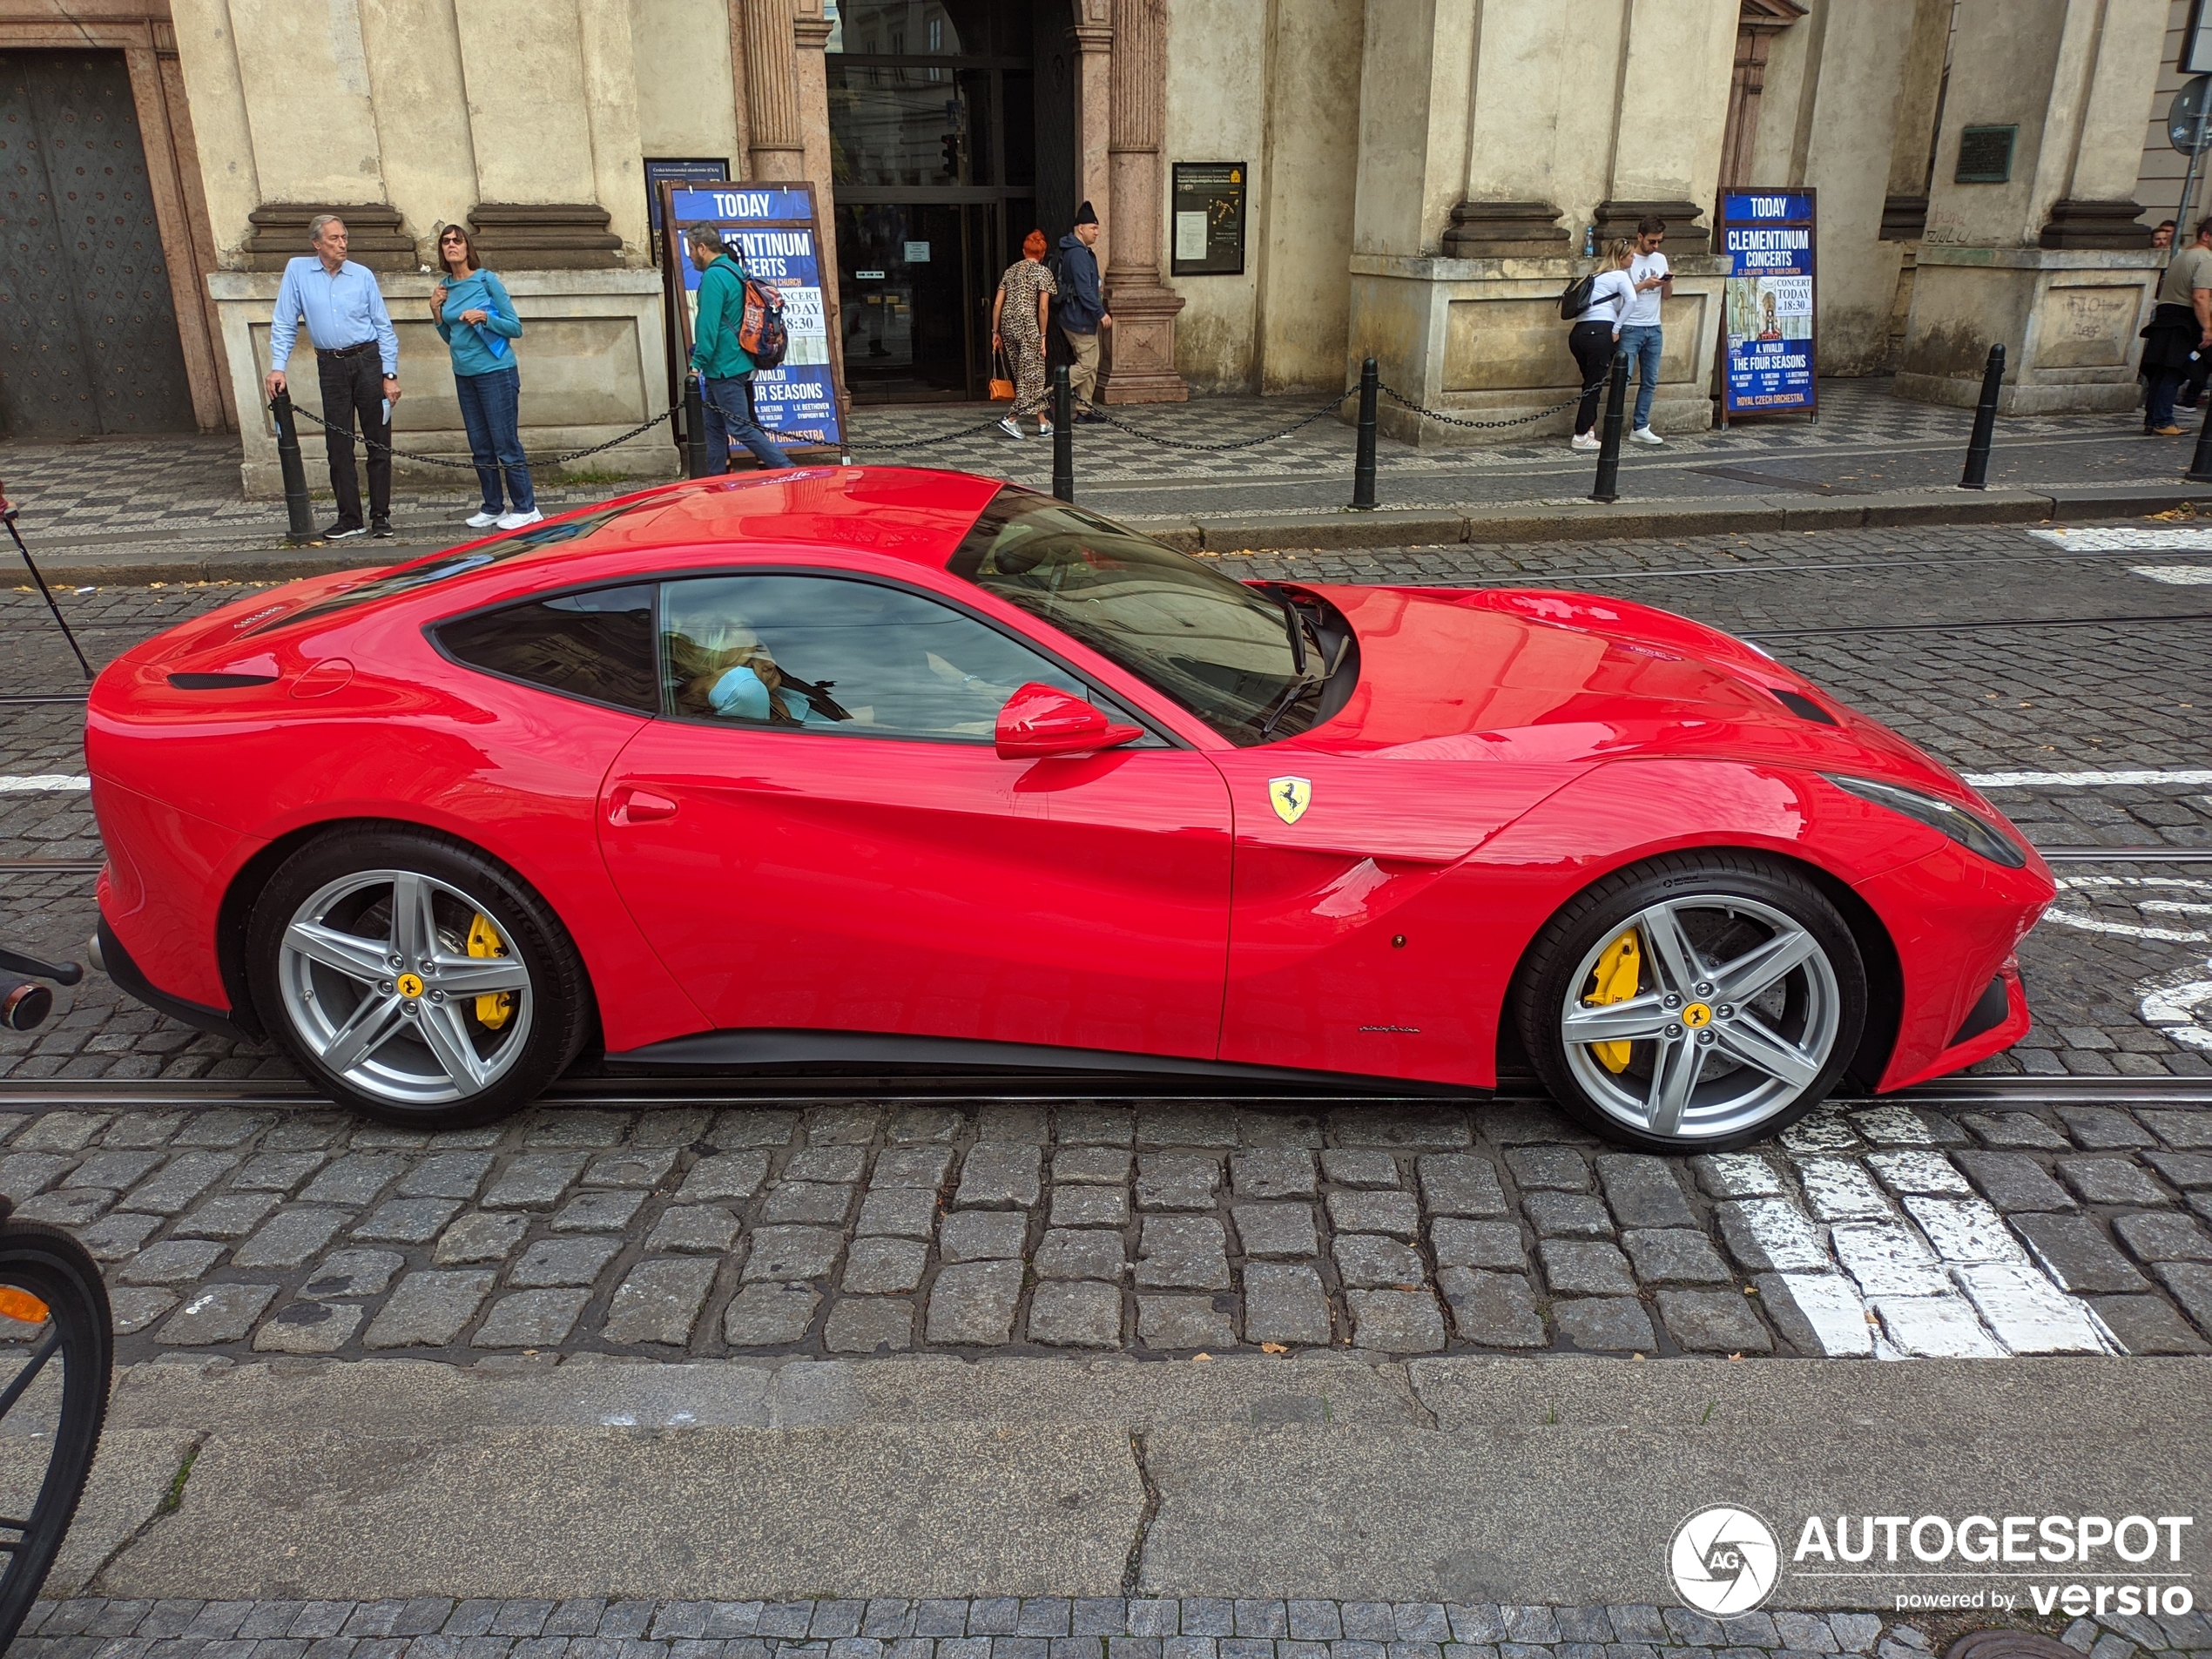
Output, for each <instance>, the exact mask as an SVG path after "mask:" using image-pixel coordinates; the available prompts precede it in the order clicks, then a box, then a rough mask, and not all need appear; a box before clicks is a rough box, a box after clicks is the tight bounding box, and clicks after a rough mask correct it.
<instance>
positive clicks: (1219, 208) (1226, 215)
mask: <svg viewBox="0 0 2212 1659" xmlns="http://www.w3.org/2000/svg"><path fill="white" fill-rule="evenodd" d="M1248 172H1250V169H1249V168H1247V167H1246V165H1244V163H1243V162H1241V161H1178V162H1177V163H1176V164H1175V247H1174V250H1173V252H1174V262H1173V269H1172V272H1171V274H1173V275H1175V276H1242V275H1243V274H1244V179H1245V176H1246V174H1247V173H1248Z"/></svg>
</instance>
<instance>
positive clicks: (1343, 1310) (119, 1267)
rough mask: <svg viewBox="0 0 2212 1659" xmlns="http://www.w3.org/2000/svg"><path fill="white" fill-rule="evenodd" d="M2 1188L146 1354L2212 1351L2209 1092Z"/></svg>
mask: <svg viewBox="0 0 2212 1659" xmlns="http://www.w3.org/2000/svg"><path fill="white" fill-rule="evenodd" d="M187 1092H189V1091H187ZM4 1105H5V1102H4V1100H0V1108H4ZM0 1192H4V1193H6V1194H8V1195H9V1196H10V1197H12V1198H13V1199H15V1200H16V1202H17V1204H18V1206H19V1208H18V1211H17V1213H18V1214H20V1215H23V1216H25V1217H30V1218H33V1219H39V1220H45V1221H50V1222H54V1223H57V1224H62V1225H64V1226H67V1227H70V1228H71V1229H72V1230H73V1231H75V1232H76V1233H77V1234H78V1237H79V1238H82V1239H83V1240H84V1243H85V1244H86V1246H87V1247H88V1248H89V1249H91V1251H92V1252H93V1253H94V1255H95V1256H97V1257H98V1258H99V1259H100V1260H101V1261H102V1262H103V1263H104V1264H106V1271H107V1272H108V1274H109V1277H110V1278H111V1281H112V1286H113V1288H112V1295H113V1299H114V1303H115V1314H116V1322H117V1328H118V1332H120V1333H121V1334H122V1337H123V1341H122V1345H121V1352H122V1356H123V1358H124V1359H126V1360H129V1359H143V1358H149V1357H152V1356H155V1355H158V1354H159V1353H161V1352H168V1351H174V1350H177V1349H180V1348H186V1349H197V1350H202V1351H211V1350H212V1351H215V1352H222V1353H226V1354H232V1355H236V1356H239V1357H244V1356H245V1355H246V1354H248V1353H250V1352H261V1353H280V1354H336V1355H340V1356H343V1357H358V1356H362V1355H373V1354H378V1353H385V1352H393V1353H398V1354H401V1355H411V1356H413V1357H419V1358H442V1359H452V1360H456V1361H460V1362H462V1363H467V1362H469V1360H471V1359H482V1358H484V1357H486V1356H492V1355H500V1354H515V1353H518V1352H519V1353H525V1354H529V1353H543V1352H556V1351H557V1352H563V1353H570V1352H609V1353H623V1354H635V1355H638V1356H641V1357H658V1358H664V1359H666V1358H673V1357H679V1356H683V1355H691V1356H698V1357H713V1356H722V1355H726V1354H731V1353H761V1352H773V1353H784V1354H824V1353H826V1354H869V1353H881V1352H892V1353H896V1352H906V1351H908V1350H911V1349H928V1350H933V1351H937V1352H951V1353H957V1354H963V1355H968V1356H971V1357H972V1356H981V1355H982V1354H985V1353H1001V1354H1009V1353H1042V1352H1055V1351H1057V1352H1068V1351H1085V1350H1102V1349H1123V1348H1126V1349H1130V1350H1135V1351H1138V1352H1150V1353H1155V1354H1170V1353H1173V1354H1188V1353H1190V1352H1197V1351H1204V1352H1230V1351H1232V1350H1235V1349H1238V1348H1243V1349H1244V1350H1247V1351H1249V1350H1251V1349H1255V1348H1271V1350H1272V1351H1274V1352H1289V1351H1298V1350H1307V1349H1319V1348H1327V1347H1331V1346H1337V1347H1351V1348H1354V1349H1356V1350H1358V1351H1359V1352H1365V1353H1368V1354H1372V1355H1376V1356H1381V1355H1388V1354H1420V1353H1433V1352H1444V1351H1447V1350H1449V1351H1453V1352H1467V1351H1478V1350H1480V1351H1494V1352H1530V1351H1555V1352H1602V1353H1631V1352H1633V1353H1639V1354H1655V1355H1669V1354H1676V1353H1691V1354H1696V1353H1711V1354H1724V1355H1729V1356H1732V1357H1755V1356H1759V1355H1766V1354H1781V1355H1791V1354H1797V1355H1804V1356H1811V1357H1838V1358H1843V1357H1865V1356H1875V1357H1898V1356H1905V1355H1937V1356H1952V1357H1975V1356H1998V1355H2002V1354H2005V1353H2065V1352H2087V1353H2097V1352H2123V1353H2203V1352H2212V1345H2208V1344H2207V1342H2206V1341H2205V1337H2206V1336H2207V1335H2212V1231H2207V1228H2206V1225H2205V1224H2206V1222H2207V1221H2208V1220H2212V1109H2206V1107H2204V1106H2202V1105H2195V1106H2192V1105H2188V1104H2185V1103H2175V1104H2171V1105H2162V1106H2161V1105H2159V1104H2157V1103H2147V1104H2139V1105H2137V1106H2136V1107H2134V1109H2132V1110H2131V1109H2122V1108H2120V1107H2116V1106H2111V1105H2094V1106H2089V1105H2083V1106H2064V1105H2060V1106H2056V1107H2049V1106H2047V1107H2044V1108H2040V1109H2035V1110H2019V1109H1984V1110H1979V1111H1968V1112H1965V1113H1963V1114H1960V1115H1959V1116H1957V1117H1955V1118H1954V1117H1953V1116H1951V1115H1948V1114H1943V1113H1939V1112H1936V1111H1932V1110H1930V1109H1925V1108H1919V1109H1916V1108H1912V1107H1908V1106H1905V1105H1901V1104H1898V1103H1883V1104H1873V1103H1841V1106H1840V1109H1833V1110H1824V1111H1822V1112H1820V1113H1817V1114H1816V1115H1814V1116H1811V1117H1810V1118H1807V1119H1805V1120H1804V1122H1802V1123H1798V1124H1797V1125H1795V1126H1793V1127H1792V1128H1791V1129H1790V1130H1786V1131H1785V1132H1784V1134H1783V1135H1782V1136H1780V1137H1779V1140H1778V1143H1777V1144H1776V1145H1774V1146H1773V1147H1771V1148H1770V1149H1767V1150H1758V1151H1750V1152H1743V1153H1733V1154H1727V1155H1722V1156H1717V1157H1696V1158H1691V1159H1687V1160H1683V1159H1664V1158H1657V1157H1641V1156H1634V1155H1629V1154H1623V1153H1616V1152H1610V1151H1607V1150H1603V1149H1602V1148H1600V1147H1599V1146H1597V1145H1596V1144H1595V1143H1594V1142H1593V1141H1591V1140H1590V1139H1589V1138H1588V1136H1583V1135H1581V1134H1580V1133H1578V1132H1577V1131H1575V1130H1574V1129H1573V1128H1571V1127H1570V1126H1569V1125H1568V1124H1567V1123H1564V1122H1563V1121H1562V1120H1561V1119H1560V1118H1559V1117H1558V1116H1556V1115H1555V1114H1554V1112H1553V1111H1552V1109H1550V1108H1549V1107H1548V1106H1544V1105H1540V1104H1533V1103H1493V1104H1490V1105H1487V1106H1479V1107H1475V1108H1474V1109H1471V1110H1470V1109H1460V1108H1441V1107H1427V1106H1407V1105H1405V1104H1403V1103H1368V1104H1358V1105H1342V1106H1338V1107H1334V1108H1331V1107H1329V1106H1328V1105H1327V1104H1326V1103H1311V1104H1308V1105H1291V1106H1285V1105H1284V1104H1282V1103H1271V1104H1267V1105H1258V1104H1241V1105H1240V1104H1232V1103H1208V1102H1180V1103H1147V1104H1143V1105H1125V1104H1118V1103H1107V1102H1101V1101H1088V1102H1086V1101H1071V1102H1064V1103H1057V1104H1055V1105H1045V1104H1037V1103H1000V1104H986V1105H980V1106H979V1105H977V1104H974V1103H966V1102H956V1101H947V1102H933V1103H917V1102H912V1101H909V1102H907V1103H897V1102H891V1103H858V1102H847V1103H816V1104H812V1105H803V1104H795V1105H757V1106H744V1107H734V1108H732V1107H725V1108H721V1109H715V1108H712V1107H709V1106H686V1105H673V1104H671V1105H664V1106H662V1107H660V1108H659V1109H651V1110H645V1111H643V1112H629V1111H615V1110H605V1109H588V1108H585V1107H582V1106H577V1105H569V1104H560V1103H550V1104H548V1105H546V1106H543V1107H541V1108H539V1109H535V1110H533V1111H531V1112H528V1113H525V1114H524V1115H523V1116H520V1117H518V1118H516V1119H515V1120H513V1121H511V1122H510V1123H508V1124H505V1125H503V1126H499V1127H494V1128H489V1129H484V1130H468V1131H454V1132H448V1133H443V1134H437V1135H428V1134H422V1133H409V1132H405V1131H399V1130H388V1129H382V1128H376V1127H368V1126H363V1125H361V1124H360V1123H357V1122H355V1121H354V1120H352V1119H349V1118H347V1117H346V1116H342V1115H341V1114H338V1113H335V1112H333V1111H330V1110H327V1109H317V1108H314V1107H311V1106H303V1107H300V1108H299V1109H289V1110H278V1109H270V1110H258V1109H238V1108H235V1107H233V1106H228V1105H211V1106H206V1107H197V1108H195V1107H192V1106H190V1105H172V1104H167V1103H155V1104H149V1105H148V1106H146V1107H144V1108H141V1109H135V1110H125V1111H113V1110H105V1109H46V1110H43V1111H39V1112H31V1113H23V1112H18V1113H14V1114H0ZM4 1328H6V1327H5V1326H4V1323H3V1322H0V1329H4Z"/></svg>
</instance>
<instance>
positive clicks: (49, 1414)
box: [0, 1200, 115, 1652]
mask: <svg viewBox="0 0 2212 1659" xmlns="http://www.w3.org/2000/svg"><path fill="white" fill-rule="evenodd" d="M0 1313H4V1314H6V1315H7V1316H8V1317H9V1318H11V1319H13V1320H15V1321H16V1322H17V1323H16V1325H14V1326H12V1327H10V1329H11V1330H12V1331H13V1332H15V1333H16V1334H17V1335H18V1336H21V1337H23V1338H24V1340H20V1341H16V1342H10V1343H6V1344H4V1345H0V1652H5V1651H6V1649H7V1646H8V1644H9V1642H11V1641H13V1640H14V1638H15V1634H16V1631H17V1628H18V1627H19V1626H21V1625H22V1623H23V1621H24V1615H25V1614H27V1613H29V1612H30V1604H31V1602H32V1601H33V1600H34V1599H35V1598H36V1597H37V1595H38V1591H39V1588H40V1587H41V1586H42V1585H44V1583H45V1581H46V1575H47V1573H48V1571H49V1570H51V1568H52V1567H53V1564H54V1556H55V1554H56V1553H57V1552H58V1551H59V1550H60V1548H61V1545H62V1539H63V1537H64V1535H65V1534H67V1533H68V1531H69V1523H70V1521H71V1518H72V1517H73V1516H75V1514H77V1501H78V1499H79V1498H81V1497H82V1496H83V1495H84V1481H85V1478H86V1477H87V1476H88V1475H90V1474H91V1471H92V1453H94V1452H95V1451H96V1450H97V1449H98V1447H99V1443H100V1425H101V1424H102V1423H103V1422H104V1421H105V1420H106V1417H107V1393H108V1380H109V1378H110V1375H111V1372H113V1370H114V1366H115V1338H114V1329H113V1326H112V1325H111V1323H110V1318H109V1312H108V1301H107V1287H106V1286H105V1285H104V1284H102V1283H101V1281H100V1272H99V1269H98V1267H97V1266H95V1265H94V1264H93V1262H92V1258H91V1257H90V1256H88V1255H86V1254H85V1253H84V1246H83V1245H81V1244H78V1242H77V1241H76V1240H75V1239H73V1238H71V1237H70V1236H69V1235H68V1234H67V1233H65V1232H63V1231H59V1230H58V1229H57V1228H53V1227H46V1226H41V1225H39V1224H37V1223H33V1222H11V1221H9V1220H8V1219H7V1204H6V1203H5V1201H4V1200H0Z"/></svg>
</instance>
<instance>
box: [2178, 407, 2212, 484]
mask: <svg viewBox="0 0 2212 1659" xmlns="http://www.w3.org/2000/svg"><path fill="white" fill-rule="evenodd" d="M2182 476H2183V477H2184V478H2186V479H2188V481H2189V482H2191V483H2193V484H2212V402H2208V403H2207V404H2206V405H2205V408H2204V419H2203V421H2202V423H2201V424H2200V425H2199V426H2198V427H2197V428H2196V453H2195V455H2191V456H2190V457H2189V469H2188V471H2187V472H2185V473H2183V474H2182Z"/></svg>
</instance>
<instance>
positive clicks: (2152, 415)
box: [2143, 368, 2189, 432]
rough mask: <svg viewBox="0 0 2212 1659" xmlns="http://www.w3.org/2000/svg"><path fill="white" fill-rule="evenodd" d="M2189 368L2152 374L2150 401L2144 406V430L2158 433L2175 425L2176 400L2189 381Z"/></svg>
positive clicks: (2172, 369) (2165, 370)
mask: <svg viewBox="0 0 2212 1659" xmlns="http://www.w3.org/2000/svg"><path fill="white" fill-rule="evenodd" d="M2188 376H2189V372H2188V369H2187V368H2155V369H2153V370H2151V372H2150V401H2148V403H2146V404H2144V406H2143V430H2144V431H2146V432H2151V431H2156V430H2158V429H2160V428H2165V427H2169V426H2172V425H2173V424H2174V399H2175V395H2176V394H2178V393H2179V392H2180V391H2181V389H2182V381H2186V380H2187V379H2188Z"/></svg>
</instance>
